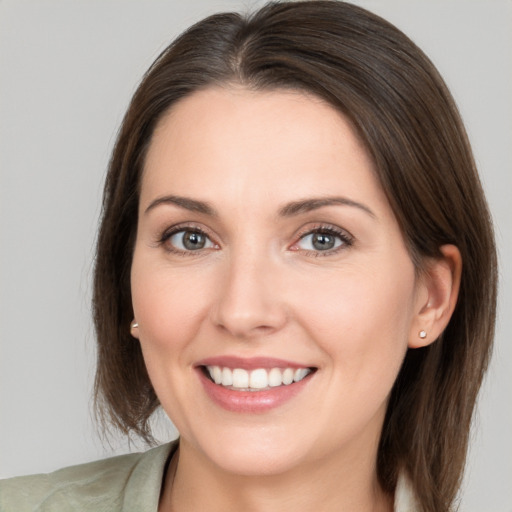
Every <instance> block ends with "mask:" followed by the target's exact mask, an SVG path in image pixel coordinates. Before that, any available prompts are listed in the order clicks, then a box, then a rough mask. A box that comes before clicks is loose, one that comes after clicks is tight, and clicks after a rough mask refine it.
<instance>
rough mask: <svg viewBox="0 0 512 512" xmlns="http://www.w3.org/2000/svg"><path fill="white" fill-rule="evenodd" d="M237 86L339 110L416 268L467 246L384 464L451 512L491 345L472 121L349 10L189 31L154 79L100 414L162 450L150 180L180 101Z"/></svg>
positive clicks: (110, 310)
mask: <svg viewBox="0 0 512 512" xmlns="http://www.w3.org/2000/svg"><path fill="white" fill-rule="evenodd" d="M229 83H237V84H241V85H243V86H245V87H248V88H251V89H255V90H272V89H276V88H286V89H290V88H293V89H300V90H305V91H308V92H309V93H313V94H315V95H317V96H319V97H321V98H323V99H324V100H326V101H327V102H329V103H330V104H331V105H332V106H333V107H334V108H336V109H338V110H339V111H341V112H342V113H343V114H344V115H346V116H347V117H348V118H349V119H350V120H351V121H352V123H353V125H354V126H355V127H356V129H357V130H358V132H359V135H360V137H361V138H362V140H363V142H364V143H365V144H366V146H367V148H368V150H369V151H370V153H371V155H372V156H373V159H374V161H375V164H376V169H377V174H378V177H379V179H380V182H381V184H382V187H383V189H384V191H385V193H386V194H387V197H388V199H389V201H390V204H391V206H392V208H393V210H394V212H395V215H396V217H397V219H398V222H399V224H400V226H401V229H402V232H403V236H404V239H405V241H406V243H407V246H408V248H409V251H410V254H411V258H412V259H413V261H414V262H415V264H416V267H417V268H418V269H419V270H421V268H422V265H423V263H424V262H425V261H426V260H427V259H428V258H436V257H439V256H440V251H439V248H440V246H441V245H443V244H447V243H450V244H454V245H456V246H457V247H458V248H459V250H460V252H461V255H462V260H463V270H462V281H461V288H460V293H459V299H458V303H457V306H456V309H455V312H454V314H453V316H452V318H451V321H450V323H449V325H448V327H447V328H446V330H445V332H444V333H443V335H442V336H441V337H440V338H439V339H438V340H437V341H436V342H435V343H434V344H432V345H430V346H428V347H426V348H421V349H415V350H409V351H408V353H407V355H406V357H405V361H404V363H403V367H402V369H401V371H400V374H399V376H398V379H397V381H396V383H395V385H394V388H393V391H392V394H391V397H390V401H389V406H388V410H387V415H386V419H385V422H384V427H383V432H382V437H381V442H380V446H379V451H378V461H377V464H378V467H377V470H378V475H379V479H380V482H381V485H382V486H383V488H384V489H385V490H386V491H388V492H393V489H394V486H395V484H396V479H397V475H398V472H399V471H406V472H407V474H408V475H409V477H410V479H411V482H412V485H413V487H414V490H415V492H416V495H417V497H418V499H419V502H420V504H421V507H422V510H423V511H424V512H426V511H431V512H442V511H447V510H449V509H450V507H451V505H452V503H453V500H454V498H455V496H456V493H457V490H458V488H459V485H460V480H461V476H462V472H463V468H464V463H465V457H466V451H467V444H468V436H469V430H470V424H471V416H472V412H473V408H474V404H475V400H476V396H477V393H478V390H479V387H480V384H481V381H482V377H483V374H484V371H485V369H486V367H487V364H488V359H489V355H490V347H491V344H492V338H493V330H494V320H495V304H496V280H497V278H496V275H497V271H496V254H495V247H494V239H493V230H492V225H491V221H490V215H489V212H488V208H487V205H486V202H485V198H484V195H483V192H482V188H481V185H480V181H479V178H478V174H477V171H476V168H475V164H474V161H473V157H472V153H471V149H470V146H469V143H468V140H467V136H466V133H465V130H464V127H463V125H462V121H461V119H460V116H459V114H458V111H457V108H456V106H455V103H454V101H453V99H452V97H451V95H450V93H449V92H448V90H447V88H446V86H445V84H444V82H443V80H442V78H441V77H440V76H439V74H438V72H437V70H436V69H435V67H434V66H433V65H432V63H431V62H430V61H429V60H428V58H427V57H426V56H425V55H424V54H423V53H422V51H421V50H420V49H419V48H417V47H416V45H415V44H414V43H413V42H412V41H410V40H409V39H408V38H407V37H406V36H405V35H404V34H403V33H402V32H400V31H399V30H398V29H396V28H395V27H394V26H393V25H391V24H390V23H388V22H386V21H385V20H383V19H381V18H379V17H378V16H375V15H373V14H371V13H369V12H367V11H366V10H364V9H362V8H359V7H356V6H354V5H351V4H348V3H344V2H335V1H329V0H327V1H304V2H289V3H288V2H285V3H270V4H268V5H266V6H264V7H263V8H262V9H260V10H259V11H257V12H256V13H254V14H253V15H250V16H248V17H242V16H240V15H238V14H234V13H227V14H218V15H214V16H211V17H209V18H207V19H205V20H203V21H201V22H199V23H197V24H196V25H194V26H193V27H191V28H190V29H189V30H188V31H186V32H185V33H184V34H182V35H181V36H180V37H179V38H178V39H177V40H176V41H175V42H174V43H172V44H171V45H170V46H169V47H168V48H167V49H166V50H165V51H164V52H163V53H162V54H161V55H160V56H159V57H158V58H157V60H156V61H155V62H154V64H153V65H152V66H151V67H150V69H149V70H148V72H147V73H146V75H145V76H144V78H143V80H142V82H141V84H140V86H139V88H138V90H137V91H136V93H135V95H134V97H133V99H132V102H131V104H130V107H129V109H128V111H127V113H126V116H125V118H124V121H123V124H122V126H121V130H120V133H119V136H118V140H117V143H116V146H115V148H114V152H113V155H112V159H111V162H110V167H109V172H108V175H107V179H106V184H105V191H104V201H103V217H102V222H101V227H100V231H99V238H98V246H97V259H96V267H95V281H94V319H95V324H96V332H97V339H98V347H99V349H98V370H97V375H96V384H95V391H96V399H97V405H98V406H99V408H100V410H101V411H103V414H104V416H103V417H104V418H105V417H108V418H109V419H110V421H111V422H112V424H113V425H115V426H116V427H118V428H120V429H121V430H122V431H123V432H125V433H131V432H133V433H136V434H138V435H140V436H142V437H143V438H144V439H146V440H151V439H152V437H151V431H150V428H149V424H148V420H149V417H150V416H151V414H152V413H153V411H154V410H155V409H156V408H157V407H158V405H159V402H158V398H157V397H156V395H155V392H154V390H153V387H152V385H151V382H150V380H149V378H148V375H147V372H146V369H145V366H144V361H143V358H142V354H141V350H140V346H139V344H138V343H137V342H136V340H135V339H134V338H132V337H131V336H130V330H129V326H130V321H131V320H132V318H133V310H132V304H131V294H130V267H131V260H132V252H133V245H134V240H135V234H136V226H137V212H138V197H139V182H140V178H141V173H142V168H143V163H144V157H145V153H146V151H147V148H148V145H149V144H150V141H151V136H152V133H153V130H154V128H155V125H156V123H157V122H158V121H159V119H160V118H161V117H162V115H163V114H164V113H165V112H166V111H168V109H169V108H170V107H171V106H172V105H173V104H174V103H175V102H177V101H179V100H180V99H181V98H183V97H185V96H187V95H190V94H192V93H193V92H194V91H197V90H199V89H201V88H205V87H208V86H212V85H220V86H222V85H226V84H229Z"/></svg>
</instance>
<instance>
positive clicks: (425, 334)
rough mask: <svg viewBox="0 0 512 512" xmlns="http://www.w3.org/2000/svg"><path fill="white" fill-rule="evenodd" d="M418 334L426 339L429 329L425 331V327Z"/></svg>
mask: <svg viewBox="0 0 512 512" xmlns="http://www.w3.org/2000/svg"><path fill="white" fill-rule="evenodd" d="M418 336H419V337H420V338H421V339H422V340H424V339H425V338H426V337H427V331H424V330H423V329H422V330H421V331H420V332H419V333H418Z"/></svg>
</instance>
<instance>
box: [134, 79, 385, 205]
mask: <svg viewBox="0 0 512 512" xmlns="http://www.w3.org/2000/svg"><path fill="white" fill-rule="evenodd" d="M159 193H174V194H179V195H191V194H192V195H194V196H201V198H203V197H202V196H206V195H207V196H209V198H208V199H211V197H212V196H215V195H216V196H217V197H219V198H222V197H224V198H225V197H229V198H233V197H235V196H236V197H242V198H244V199H245V200H246V201H249V202H250V201H251V199H253V200H254V201H262V200H263V199H268V198H269V197H271V198H275V199H276V200H281V201H287V200H293V199H296V198H297V197H303V196H310V195H311V194H316V195H334V194H340V193H342V194H351V195H352V196H354V197H352V198H353V199H354V200H360V199H365V198H366V199H368V198H369V197H370V196H371V197H372V200H373V201H377V202H380V203H387V201H386V200H385V198H384V195H383V192H382V190H381V187H380V185H379V183H378V181H377V179H376V177H375V172H374V165H373V162H372V159H371V158H370V156H369V154H368V151H367V150H366V148H365V147H364V145H363V144H362V142H361V141H360V139H359V137H358V136H357V134H356V132H355V130H354V129H353V127H352V126H351V124H350V122H349V121H348V120H347V119H346V118H345V117H344V116H343V115H342V114H341V113H340V112H338V111H337V110H336V109H334V108H333V107H332V106H331V105H329V104H327V103H326V102H325V101H323V100H322V99H320V98H318V97H316V96H313V95H309V94H305V93H303V92H298V91H292V90H274V91H263V92H262V91H257V92H255V91H250V90H247V89H244V88H241V87H229V88H210V89H206V90H202V91H199V92H195V93H193V94H192V95H190V96H188V97H186V98H184V99H182V100H180V101H179V102H178V103H176V104H175V105H174V106H173V107H172V108H171V109H170V111H169V112H168V113H167V114H166V115H165V116H164V117H163V118H162V119H161V120H160V122H159V124H158V125H157V128H156V129H155V132H154V134H153V137H152V140H151V144H150V147H149V151H148V154H147V157H146V162H145V168H144V176H143V186H142V197H141V200H142V202H144V201H147V200H150V197H149V196H152V197H154V196H155V195H157V194H159ZM205 199H206V198H205Z"/></svg>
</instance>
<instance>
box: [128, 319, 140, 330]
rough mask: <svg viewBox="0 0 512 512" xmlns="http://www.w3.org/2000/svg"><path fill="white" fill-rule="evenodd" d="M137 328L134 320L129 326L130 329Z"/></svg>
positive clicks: (137, 325)
mask: <svg viewBox="0 0 512 512" xmlns="http://www.w3.org/2000/svg"><path fill="white" fill-rule="evenodd" d="M137 327H139V324H138V323H137V322H136V321H135V320H134V321H133V322H132V323H131V324H130V329H137Z"/></svg>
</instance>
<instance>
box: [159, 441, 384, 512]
mask: <svg viewBox="0 0 512 512" xmlns="http://www.w3.org/2000/svg"><path fill="white" fill-rule="evenodd" d="M375 460H376V447H375V450H374V457H372V458H371V459H368V458H362V457H361V453H360V452H359V453H357V454H356V453H354V454H352V456H351V455H350V454H345V457H340V456H339V454H337V455H336V456H333V457H326V458H322V459H317V460H315V461H313V462H310V463H309V464H307V465H301V466H300V467H296V468H294V469H291V470H289V471H287V472H285V473H281V474H272V475H258V476H254V475H251V476H246V475H238V474H233V473H229V472H226V471H224V470H222V469H219V468H218V467H216V466H215V467H214V466H213V464H211V462H210V461H208V460H207V459H206V458H204V457H203V456H202V455H201V453H199V452H197V451H196V450H194V448H193V447H191V446H190V445H188V444H187V443H186V442H184V441H183V440H181V441H180V448H179V451H178V452H177V453H176V454H175V456H174V458H173V460H172V462H171V464H170V466H169V469H168V472H167V475H166V477H165V485H164V490H163V493H162V499H161V502H160V507H159V512H189V511H196V510H208V511H209V512H221V511H222V512H224V511H226V510H244V511H247V512H274V511H275V512H277V511H279V512H292V511H293V512H305V511H311V510H322V511H324V512H331V511H332V512H334V511H336V512H338V511H340V510H343V511H344V512H391V511H392V510H393V497H392V496H389V495H387V494H386V493H384V491H383V490H382V488H381V487H380V485H379V483H378V480H377V475H376V468H375Z"/></svg>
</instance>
